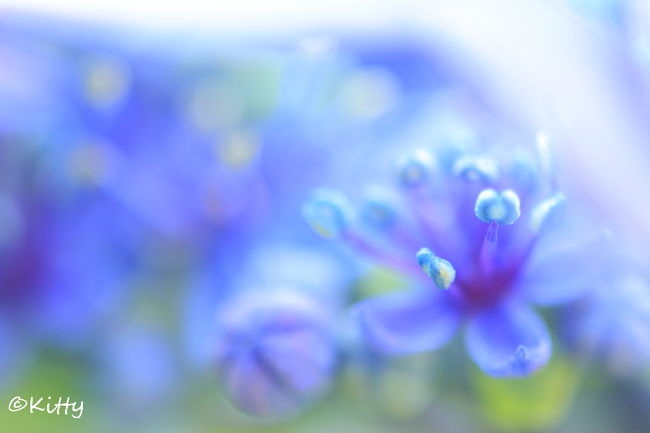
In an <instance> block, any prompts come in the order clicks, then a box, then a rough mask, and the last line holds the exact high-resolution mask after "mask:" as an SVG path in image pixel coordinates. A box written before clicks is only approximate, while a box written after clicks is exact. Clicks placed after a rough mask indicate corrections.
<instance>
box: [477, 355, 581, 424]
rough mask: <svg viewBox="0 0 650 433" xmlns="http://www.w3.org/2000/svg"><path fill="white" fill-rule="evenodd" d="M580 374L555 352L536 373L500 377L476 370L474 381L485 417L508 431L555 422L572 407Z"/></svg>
mask: <svg viewBox="0 0 650 433" xmlns="http://www.w3.org/2000/svg"><path fill="white" fill-rule="evenodd" d="M578 382H579V374H578V370H577V368H576V366H574V365H573V364H572V363H571V362H570V361H568V360H567V359H565V358H562V357H561V355H555V356H554V357H553V359H552V361H551V362H550V363H549V365H547V366H546V367H545V368H544V369H543V370H541V371H539V372H538V373H537V374H535V375H533V376H530V377H527V378H523V379H497V378H493V377H490V376H487V375H485V374H484V373H483V372H481V371H478V369H477V370H475V371H474V373H473V383H474V387H475V390H476V394H477V398H478V402H479V408H480V410H481V412H482V413H483V415H484V416H485V418H486V419H488V420H489V421H490V422H491V423H492V424H494V425H495V426H496V427H498V428H501V429H503V430H506V431H515V432H522V431H539V430H542V429H544V428H547V427H549V426H552V425H554V424H555V423H557V422H558V421H560V420H561V419H562V417H563V416H564V415H565V414H566V412H567V411H568V409H569V408H570V406H571V404H572V402H573V397H574V395H575V393H576V390H577V385H578Z"/></svg>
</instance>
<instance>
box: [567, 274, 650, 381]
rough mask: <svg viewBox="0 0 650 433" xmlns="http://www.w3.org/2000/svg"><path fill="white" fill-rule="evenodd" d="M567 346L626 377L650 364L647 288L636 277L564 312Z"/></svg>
mask: <svg viewBox="0 0 650 433" xmlns="http://www.w3.org/2000/svg"><path fill="white" fill-rule="evenodd" d="M565 320H566V327H567V331H568V332H567V337H568V340H569V341H568V342H569V344H570V346H571V347H572V349H574V350H576V351H577V352H578V353H580V354H582V355H586V356H589V357H593V356H595V357H598V358H599V359H600V360H601V361H602V362H603V363H604V364H606V365H607V367H609V368H610V370H612V371H613V372H615V373H617V374H620V375H628V374H630V373H635V372H638V371H639V370H640V369H641V368H643V367H645V366H647V365H648V363H649V362H650V286H649V285H648V283H647V281H646V280H645V279H644V278H642V277H640V276H637V275H628V276H624V277H620V276H619V278H617V279H616V281H615V282H612V283H610V284H606V285H602V286H601V287H599V288H598V291H597V292H596V293H595V294H594V295H592V296H591V297H590V298H589V299H588V300H587V302H584V303H582V304H579V305H574V306H572V308H569V309H567V310H566V311H565Z"/></svg>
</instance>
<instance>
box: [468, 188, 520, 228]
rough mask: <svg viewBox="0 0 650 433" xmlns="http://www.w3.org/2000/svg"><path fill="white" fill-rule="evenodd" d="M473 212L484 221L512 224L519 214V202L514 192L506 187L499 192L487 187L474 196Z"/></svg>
mask: <svg viewBox="0 0 650 433" xmlns="http://www.w3.org/2000/svg"><path fill="white" fill-rule="evenodd" d="M474 213H475V214H476V216H477V217H478V219H480V220H481V221H483V222H485V223H491V222H496V223H498V224H501V225H510V224H514V222H515V221H517V220H518V219H519V217H520V216H521V204H520V202H519V196H518V195H517V193H516V192H514V191H512V190H510V189H507V190H505V191H502V192H501V193H500V194H499V193H497V192H496V191H495V190H493V189H491V188H489V189H485V190H483V191H481V193H480V194H479V195H478V197H477V198H476V204H475V205H474Z"/></svg>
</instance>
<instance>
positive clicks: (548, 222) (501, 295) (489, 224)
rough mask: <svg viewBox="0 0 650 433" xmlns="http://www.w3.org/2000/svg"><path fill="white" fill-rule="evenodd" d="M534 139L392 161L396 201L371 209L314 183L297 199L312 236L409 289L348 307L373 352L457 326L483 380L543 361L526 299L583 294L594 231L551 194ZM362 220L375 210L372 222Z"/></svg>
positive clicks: (371, 201) (540, 333)
mask: <svg viewBox="0 0 650 433" xmlns="http://www.w3.org/2000/svg"><path fill="white" fill-rule="evenodd" d="M466 144H467V143H466ZM538 144H539V146H538V150H537V152H535V153H533V152H531V151H529V150H527V149H523V148H515V149H505V148H503V147H499V146H489V147H488V146H478V145H475V144H467V145H465V144H464V145H463V146H456V145H455V144H453V143H452V144H449V143H447V144H446V145H440V146H438V147H437V148H435V149H432V150H422V149H420V150H417V151H416V152H414V153H413V155H411V156H410V157H407V158H404V159H403V164H402V166H401V169H400V172H399V173H398V184H399V185H400V188H401V194H399V196H398V199H397V200H393V201H390V199H389V197H390V195H389V194H386V195H385V197H386V199H385V200H384V201H383V202H382V203H381V205H380V206H379V205H378V198H377V194H376V193H373V195H372V196H371V197H368V198H366V200H365V201H363V202H362V203H361V204H360V205H359V206H357V207H356V209H357V210H358V211H357V212H353V211H354V210H355V206H353V204H352V203H350V202H349V201H348V199H347V198H346V197H345V196H344V195H343V194H342V193H339V192H335V191H330V192H327V191H326V190H323V189H319V190H317V191H316V193H315V195H314V197H313V198H312V199H311V200H309V201H308V202H307V203H306V204H305V207H304V208H303V215H304V216H305V217H306V218H307V221H308V223H309V224H310V225H311V226H312V227H313V228H314V229H315V230H316V232H317V233H320V234H322V235H326V237H328V238H332V237H336V238H338V239H341V240H343V241H345V242H346V243H347V244H349V245H350V246H352V247H353V248H355V249H356V250H357V251H359V252H361V253H362V254H363V255H364V256H366V257H368V258H370V259H372V260H374V261H376V262H378V263H379V264H381V265H384V266H388V267H392V268H394V269H396V270H398V271H400V272H403V273H405V274H407V275H408V276H410V277H411V279H412V281H413V282H414V283H415V285H416V286H417V287H418V288H417V289H415V290H410V291H406V292H400V293H396V294H390V295H385V296H382V297H376V298H370V299H366V300H363V301H361V302H360V303H359V304H357V305H356V306H355V307H354V308H353V310H354V313H355V317H356V318H357V319H358V323H359V326H360V327H361V330H362V333H363V335H364V336H365V338H366V339H367V341H368V342H369V344H371V345H372V347H374V348H375V349H376V350H377V351H379V352H382V353H384V354H387V355H396V354H409V353H414V352H421V351H428V350H432V349H436V348H438V347H440V346H442V345H444V344H445V343H447V342H448V341H449V340H450V339H451V338H452V337H453V336H454V335H455V334H456V332H457V331H458V329H459V328H461V326H463V327H464V328H465V333H464V338H465V346H466V349H467V353H468V354H469V356H470V357H471V358H472V360H473V361H474V362H475V363H476V364H477V365H478V366H479V367H480V368H481V369H482V370H483V371H484V372H486V373H488V374H490V375H493V376H499V377H512V376H515V377H516V376H525V375H528V374H530V373H533V372H534V371H536V370H538V369H539V368H541V367H542V366H543V365H544V364H545V363H546V362H547V361H548V359H549V357H550V355H551V351H552V344H551V338H550V333H549V331H548V329H547V326H546V324H545V322H544V320H543V319H542V318H541V317H540V316H539V315H538V313H536V312H535V310H534V309H533V308H531V304H537V305H556V304H561V303H564V302H568V301H570V300H573V299H576V298H578V297H580V296H582V295H584V294H585V292H587V291H588V290H589V289H590V288H592V287H593V286H594V285H593V282H594V281H597V280H598V278H599V275H600V272H601V270H602V269H605V267H604V266H603V263H604V260H605V259H606V258H605V257H604V256H605V249H604V248H601V247H600V245H601V244H600V243H601V242H602V239H603V236H602V231H601V229H600V228H599V226H597V225H596V224H595V223H592V221H591V218H587V217H585V215H583V214H582V213H581V212H580V208H579V207H578V206H577V204H576V203H575V201H572V200H568V199H567V198H566V197H565V196H564V195H563V194H562V193H561V192H560V191H559V188H558V186H557V184H558V182H557V177H556V175H555V167H554V164H553V163H552V160H551V159H550V158H549V153H548V151H547V150H548V146H547V143H546V140H545V139H544V138H543V137H541V138H540V140H539V143H538ZM454 146H455V149H454V148H453V147H454ZM369 209H370V210H371V211H370V212H369ZM372 210H374V211H372ZM378 210H380V211H381V212H377V211H378ZM367 215H374V216H375V217H376V216H377V215H384V216H387V217H386V218H384V219H383V222H384V223H383V224H377V223H376V222H377V218H374V219H372V220H370V219H368V217H367ZM325 229H326V230H325Z"/></svg>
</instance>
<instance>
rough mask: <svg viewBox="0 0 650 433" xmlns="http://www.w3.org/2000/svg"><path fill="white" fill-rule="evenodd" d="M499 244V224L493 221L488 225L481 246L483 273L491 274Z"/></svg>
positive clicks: (480, 262)
mask: <svg viewBox="0 0 650 433" xmlns="http://www.w3.org/2000/svg"><path fill="white" fill-rule="evenodd" d="M498 245H499V224H498V223H497V222H494V221H493V222H491V223H490V225H488V228H487V231H486V232H485V237H484V238H483V245H482V246H481V256H480V258H479V266H480V269H481V272H483V274H491V273H492V271H493V270H494V266H495V262H496V257H497V246H498Z"/></svg>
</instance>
